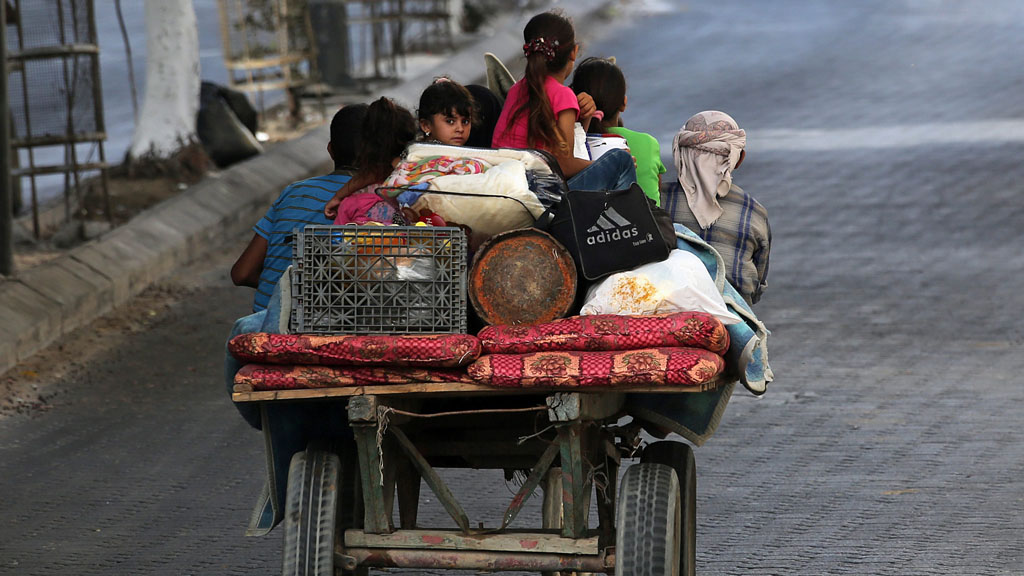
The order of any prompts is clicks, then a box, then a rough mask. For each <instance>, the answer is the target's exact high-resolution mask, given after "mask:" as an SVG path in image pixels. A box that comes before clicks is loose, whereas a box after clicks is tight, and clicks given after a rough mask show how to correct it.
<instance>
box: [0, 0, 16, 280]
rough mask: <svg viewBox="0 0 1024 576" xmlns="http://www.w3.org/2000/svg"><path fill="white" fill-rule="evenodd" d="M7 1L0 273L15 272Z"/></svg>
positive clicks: (0, 123)
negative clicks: (8, 96) (8, 98)
mask: <svg viewBox="0 0 1024 576" xmlns="http://www.w3.org/2000/svg"><path fill="white" fill-rule="evenodd" d="M7 108H8V103H7V0H0V274H3V275H4V276H10V275H11V274H13V273H14V229H13V226H14V215H13V214H12V213H11V212H12V211H13V210H14V200H13V198H12V197H11V195H12V194H13V191H12V190H11V146H10V139H11V127H10V126H9V121H8V120H9V119H10V117H11V115H10V114H9V113H8V111H7Z"/></svg>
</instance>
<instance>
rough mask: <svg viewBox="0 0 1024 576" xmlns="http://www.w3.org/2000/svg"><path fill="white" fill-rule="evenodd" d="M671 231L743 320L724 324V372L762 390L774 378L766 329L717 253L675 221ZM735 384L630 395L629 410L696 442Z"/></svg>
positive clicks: (709, 432) (716, 417)
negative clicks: (726, 334)
mask: <svg viewBox="0 0 1024 576" xmlns="http://www.w3.org/2000/svg"><path fill="white" fill-rule="evenodd" d="M675 229H676V238H677V240H676V247H677V248H678V249H680V250H686V251H687V252H690V253H692V254H694V255H696V256H697V257H698V258H700V261H701V262H703V263H704V266H705V267H706V268H707V269H708V273H710V274H711V277H712V278H713V279H714V280H715V286H717V287H718V290H719V291H720V292H721V293H722V298H723V299H724V300H725V303H726V305H727V306H728V307H729V310H731V311H732V312H734V313H736V315H738V316H739V317H740V318H742V319H743V322H740V323H738V324H732V325H729V326H726V329H727V330H728V331H729V350H728V351H726V353H725V362H726V372H727V373H729V374H732V375H735V376H736V378H737V379H738V380H739V381H740V382H741V383H742V384H743V385H744V386H745V387H746V388H747V390H750V392H751V393H753V394H755V395H757V396H760V395H761V394H764V392H765V390H766V388H767V385H768V383H769V382H771V381H772V379H773V378H774V374H772V369H771V366H769V365H768V335H769V331H768V329H767V328H765V326H764V324H763V323H761V321H760V320H758V319H757V316H756V315H755V314H754V312H753V311H752V310H751V309H750V306H748V305H747V303H746V301H744V300H743V297H741V296H740V295H739V293H738V292H736V289H735V288H733V287H732V285H731V284H729V283H728V282H727V281H726V279H725V266H724V265H723V263H722V257H721V256H720V255H719V254H718V252H717V251H716V250H715V249H714V248H712V247H711V246H710V245H709V244H708V243H707V242H705V241H704V240H702V239H701V238H700V236H697V235H696V234H694V233H693V232H691V231H690V229H689V228H686V227H685V226H682V225H680V224H676V225H675ZM734 388H735V384H729V385H727V386H723V387H720V388H718V389H716V390H711V391H708V392H700V393H696V394H657V393H649V394H648V393H645V394H631V395H629V397H628V399H627V410H628V411H629V413H630V414H632V415H633V416H634V417H635V418H638V419H640V420H644V421H647V422H650V423H652V424H654V425H656V426H657V427H660V428H662V429H667V430H670V431H672V432H675V433H676V434H679V435H680V436H682V437H683V438H686V439H687V440H689V441H690V442H693V443H694V444H696V445H697V446H700V445H701V444H703V443H704V441H705V440H707V439H708V438H709V437H711V435H712V434H713V433H714V432H715V429H716V428H717V427H718V422H719V421H720V420H721V417H722V413H723V412H725V406H726V404H728V403H729V398H730V397H731V396H732V392H733V389H734Z"/></svg>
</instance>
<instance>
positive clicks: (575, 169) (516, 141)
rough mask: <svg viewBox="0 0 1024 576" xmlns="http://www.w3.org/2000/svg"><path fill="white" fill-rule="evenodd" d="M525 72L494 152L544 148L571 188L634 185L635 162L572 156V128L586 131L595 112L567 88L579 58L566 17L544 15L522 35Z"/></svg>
mask: <svg viewBox="0 0 1024 576" xmlns="http://www.w3.org/2000/svg"><path fill="white" fill-rule="evenodd" d="M523 39H524V40H525V44H523V53H524V54H525V55H526V73H525V74H524V76H523V79H522V80H519V81H518V82H516V83H515V84H514V85H513V86H512V88H511V89H509V92H508V95H507V97H506V99H505V105H504V107H503V108H502V111H501V116H499V117H498V123H497V125H496V126H495V128H494V140H493V145H494V147H495V148H540V149H542V150H547V151H549V152H551V153H552V154H553V155H554V157H555V159H556V160H557V161H558V166H559V167H560V168H561V170H562V174H563V175H564V176H565V177H566V178H568V185H569V188H570V189H575V190H621V189H624V188H628V187H629V186H630V185H631V184H632V183H633V182H636V168H635V166H634V164H633V158H632V157H631V156H630V155H629V153H628V152H625V151H624V150H612V151H610V152H609V153H607V154H605V155H603V156H601V157H600V158H599V159H597V160H595V161H593V162H591V161H589V160H582V159H580V158H576V157H575V156H573V138H574V126H575V123H576V121H577V120H579V122H580V123H581V124H583V127H584V129H585V128H586V127H587V125H588V124H589V123H590V120H591V116H592V115H593V113H594V111H595V108H594V102H593V99H592V98H591V97H590V96H589V95H588V94H586V93H580V94H579V95H577V94H575V93H573V91H572V89H570V88H569V87H568V86H566V85H565V84H564V82H565V79H566V78H568V76H569V73H570V72H571V71H572V67H573V64H574V63H575V62H576V57H577V55H578V54H579V45H578V44H577V43H576V32H575V30H573V26H572V22H570V21H569V19H568V18H566V17H565V16H564V15H563V14H562V13H560V12H556V11H550V12H544V13H542V14H538V15H536V16H534V17H533V18H531V19H530V21H529V22H528V23H527V24H526V28H525V29H524V30H523Z"/></svg>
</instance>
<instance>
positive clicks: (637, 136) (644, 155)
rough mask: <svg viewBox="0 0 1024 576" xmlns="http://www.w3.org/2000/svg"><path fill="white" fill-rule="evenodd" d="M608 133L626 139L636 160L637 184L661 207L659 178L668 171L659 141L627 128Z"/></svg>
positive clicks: (610, 129)
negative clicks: (662, 160)
mask: <svg viewBox="0 0 1024 576" xmlns="http://www.w3.org/2000/svg"><path fill="white" fill-rule="evenodd" d="M608 132H611V133H612V134H618V135H619V136H622V137H623V138H625V139H626V144H627V145H628V146H629V153H630V154H632V155H633V158H636V183H637V184H639V185H640V187H641V188H643V189H644V194H647V196H648V197H650V199H651V200H654V201H655V202H656V203H657V204H658V206H661V192H660V191H659V190H658V176H660V175H661V174H664V173H665V172H666V171H667V170H666V169H665V165H664V164H662V163H661V146H659V145H658V141H657V140H655V138H654V136H651V135H650V134H646V133H644V132H636V131H633V130H629V129H627V128H609V129H608Z"/></svg>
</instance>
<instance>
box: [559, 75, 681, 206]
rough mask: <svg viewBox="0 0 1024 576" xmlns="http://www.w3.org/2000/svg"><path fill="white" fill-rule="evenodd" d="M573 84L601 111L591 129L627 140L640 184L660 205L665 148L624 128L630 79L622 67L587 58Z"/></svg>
mask: <svg viewBox="0 0 1024 576" xmlns="http://www.w3.org/2000/svg"><path fill="white" fill-rule="evenodd" d="M570 87H571V88H572V90H573V92H575V93H577V94H580V93H582V92H586V93H587V94H590V96H591V98H593V99H594V106H595V107H596V108H597V111H598V112H600V114H595V115H594V117H593V118H591V120H590V128H589V129H588V132H591V133H597V134H605V133H608V134H616V135H619V136H622V137H623V138H625V139H626V145H627V146H629V152H630V154H632V155H633V158H635V159H636V181H637V184H639V185H640V187H641V188H643V190H644V193H645V194H647V196H648V197H650V198H651V199H652V200H654V203H655V204H657V205H659V206H660V205H661V192H660V191H659V187H660V186H661V175H662V174H664V173H665V172H666V169H665V165H664V164H662V162H661V147H660V146H659V145H658V141H657V140H656V139H655V138H654V136H651V135H650V134H645V133H643V132H635V131H633V130H627V129H626V128H623V127H622V119H621V118H620V116H619V114H620V113H621V112H623V111H624V110H625V109H626V78H625V76H623V74H622V70H621V69H620V68H619V67H618V66H616V65H615V63H614V62H612V61H611V60H606V59H604V58H587V59H586V60H584V61H583V62H581V63H580V65H579V66H577V67H576V72H575V73H574V74H573V77H572V84H571V85H570Z"/></svg>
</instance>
